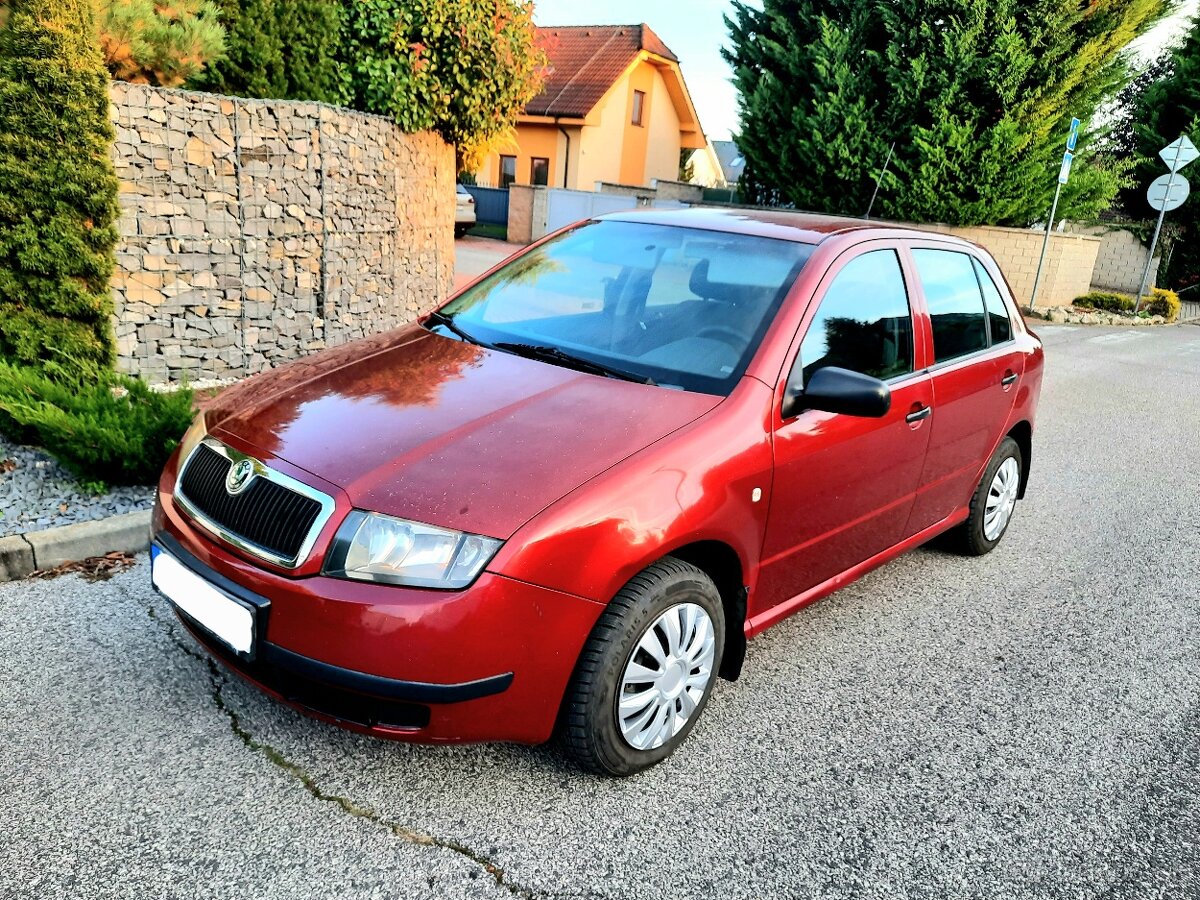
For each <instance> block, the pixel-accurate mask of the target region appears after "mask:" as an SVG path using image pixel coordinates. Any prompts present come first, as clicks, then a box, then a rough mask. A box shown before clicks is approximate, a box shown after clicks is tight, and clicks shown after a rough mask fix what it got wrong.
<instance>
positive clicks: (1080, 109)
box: [724, 0, 1170, 226]
mask: <svg viewBox="0 0 1200 900" xmlns="http://www.w3.org/2000/svg"><path fill="white" fill-rule="evenodd" d="M1169 6H1170V4H1168V3H1166V2H1165V0H1083V2H1080V0H939V2H936V3H930V2H927V0H763V2H762V3H756V4H750V3H749V2H744V0H735V2H734V3H733V13H732V15H731V16H728V17H727V18H726V22H727V24H728V26H729V30H730V46H729V48H728V49H726V50H725V51H724V55H725V58H726V60H727V61H728V62H729V63H730V65H732V66H733V69H734V79H733V80H734V84H735V86H736V87H737V89H738V93H739V95H740V107H741V109H740V111H741V133H740V134H739V135H738V136H737V141H738V148H739V149H740V150H741V152H742V153H743V154H744V155H745V157H746V170H747V172H748V173H753V175H754V176H756V177H757V179H758V180H759V182H760V184H761V185H762V186H763V187H765V188H767V189H775V190H777V191H779V192H780V193H781V194H782V195H783V196H784V197H785V198H786V199H787V200H788V201H790V202H791V203H793V204H795V205H796V206H797V207H800V208H802V209H810V210H814V211H820V212H831V213H843V214H849V215H862V214H863V213H865V212H866V210H867V207H868V205H869V204H870V202H871V196H872V194H873V192H874V190H875V186H876V183H877V180H878V179H879V178H880V173H881V169H882V166H883V164H884V161H885V160H886V159H887V158H888V150H889V147H890V146H891V144H892V142H895V151H894V153H893V154H892V156H891V162H890V166H889V169H888V174H887V175H886V176H884V177H883V178H882V184H881V186H880V190H879V194H878V197H877V199H876V202H875V206H874V213H875V215H880V216H884V217H887V218H897V219H906V220H909V221H925V222H930V221H932V222H949V223H951V224H956V225H980V224H990V225H1018V226H1025V225H1028V224H1030V223H1033V222H1037V221H1039V220H1041V219H1043V218H1044V217H1045V215H1046V213H1047V212H1048V211H1049V209H1050V203H1051V198H1052V197H1053V195H1054V192H1055V187H1056V180H1055V176H1056V174H1057V172H1058V169H1059V165H1060V161H1061V159H1062V154H1063V150H1064V149H1065V148H1064V144H1065V141H1066V138H1067V133H1068V129H1069V123H1070V120H1071V118H1072V117H1078V118H1079V119H1081V120H1082V121H1083V129H1082V130H1081V137H1080V142H1079V147H1078V151H1077V153H1078V155H1077V158H1076V159H1075V170H1074V172H1073V173H1072V175H1071V180H1070V183H1069V184H1068V186H1067V187H1066V188H1065V189H1064V190H1063V192H1062V202H1061V203H1060V206H1059V211H1058V215H1060V216H1063V215H1066V216H1069V217H1086V216H1090V215H1095V214H1096V213H1097V212H1099V211H1100V210H1102V209H1104V208H1106V207H1107V206H1108V205H1109V203H1110V202H1111V200H1112V197H1113V195H1114V194H1115V193H1116V191H1117V189H1118V188H1119V187H1120V185H1121V182H1122V179H1123V177H1124V174H1125V172H1126V171H1127V169H1128V166H1127V165H1126V164H1123V163H1119V162H1118V163H1113V162H1111V161H1109V160H1106V159H1104V158H1103V157H1101V156H1099V155H1098V154H1096V153H1095V152H1094V138H1095V135H1096V133H1097V132H1098V131H1099V130H1100V127H1101V123H1102V120H1103V116H1102V115H1097V111H1098V110H1099V108H1100V106H1101V104H1102V103H1103V101H1104V100H1105V99H1106V98H1107V97H1109V96H1110V95H1111V94H1112V93H1114V92H1115V91H1116V90H1119V89H1120V87H1121V86H1122V85H1123V84H1124V83H1125V82H1126V81H1128V78H1129V73H1128V71H1127V62H1126V61H1127V57H1126V56H1125V54H1124V52H1123V51H1124V48H1125V47H1126V46H1127V45H1128V44H1129V43H1130V41H1132V40H1133V39H1134V38H1136V37H1137V36H1138V35H1140V34H1142V33H1144V32H1145V31H1146V30H1147V29H1148V28H1149V27H1150V26H1151V25H1152V24H1153V23H1154V22H1155V21H1156V20H1157V19H1158V18H1159V17H1160V16H1161V15H1162V14H1163V12H1164V11H1165V10H1166V9H1168V8H1169ZM1093 121H1095V126H1093Z"/></svg>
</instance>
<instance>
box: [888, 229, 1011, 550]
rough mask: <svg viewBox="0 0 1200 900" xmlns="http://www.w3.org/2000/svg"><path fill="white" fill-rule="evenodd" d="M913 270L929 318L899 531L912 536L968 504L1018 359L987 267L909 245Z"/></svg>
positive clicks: (947, 250) (995, 439)
mask: <svg viewBox="0 0 1200 900" xmlns="http://www.w3.org/2000/svg"><path fill="white" fill-rule="evenodd" d="M911 255H912V263H913V265H912V268H913V269H914V270H915V272H916V274H917V281H918V283H919V285H920V293H921V296H922V297H923V300H924V304H925V307H926V310H927V312H928V322H929V326H928V327H929V328H930V335H929V336H930V339H931V346H932V356H933V365H932V366H931V367H930V370H929V374H930V377H931V378H932V381H933V414H932V415H931V416H930V420H929V422H930V429H929V430H930V434H929V452H928V453H927V455H926V459H925V468H924V471H923V472H922V475H921V486H920V489H919V491H918V493H917V499H916V502H915V503H914V505H913V510H912V518H911V520H910V522H909V524H908V527H907V528H906V529H905V531H906V532H908V533H909V534H915V533H917V532H919V531H921V530H923V529H925V528H929V527H930V526H932V525H935V524H937V523H938V522H941V521H942V520H943V519H945V518H947V517H948V516H950V515H952V514H953V513H954V512H955V511H957V510H960V509H962V508H965V507H966V506H967V504H968V503H969V502H970V499H971V494H972V493H973V492H974V490H975V487H976V482H977V480H978V478H979V475H980V472H981V470H982V469H983V467H984V465H985V464H986V463H987V461H988V459H989V457H990V456H991V454H992V452H993V451H994V450H995V448H996V445H997V444H998V443H999V442H1000V439H1001V438H1002V437H1003V436H1004V428H1005V426H1006V425H1007V423H1008V418H1009V414H1010V413H1011V412H1012V408H1013V403H1014V401H1015V399H1016V396H1017V385H1018V382H1019V380H1020V378H1021V375H1022V374H1023V371H1024V356H1023V354H1021V353H1020V352H1019V351H1018V349H1017V345H1016V342H1015V340H1014V339H1013V337H1014V329H1013V324H1012V319H1011V313H1010V310H1009V307H1008V305H1007V304H1006V303H1005V300H1004V298H1003V296H1002V295H1001V293H1000V290H999V289H998V288H997V286H996V284H995V282H994V281H993V280H992V278H991V276H990V275H989V274H988V271H987V269H986V268H985V267H984V266H983V265H982V264H981V263H980V262H979V260H978V259H976V258H975V257H974V255H973V254H971V253H969V252H966V251H965V250H963V249H960V248H958V247H956V246H951V245H946V244H940V245H939V244H936V243H929V244H924V243H923V242H914V243H913V244H912V245H911Z"/></svg>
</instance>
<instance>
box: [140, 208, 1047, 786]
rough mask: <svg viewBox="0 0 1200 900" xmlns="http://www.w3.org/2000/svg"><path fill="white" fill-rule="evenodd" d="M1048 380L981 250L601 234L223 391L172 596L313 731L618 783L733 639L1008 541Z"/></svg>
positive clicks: (692, 224) (739, 225)
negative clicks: (567, 761)
mask: <svg viewBox="0 0 1200 900" xmlns="http://www.w3.org/2000/svg"><path fill="white" fill-rule="evenodd" d="M1042 368H1043V353H1042V346H1041V343H1040V342H1039V340H1038V338H1037V337H1036V336H1035V335H1034V334H1033V333H1032V332H1031V331H1030V330H1029V329H1028V328H1027V327H1026V325H1025V323H1024V322H1023V320H1022V318H1021V316H1020V314H1019V312H1018V310H1017V307H1016V305H1015V304H1014V302H1013V298H1012V295H1011V292H1010V290H1009V288H1008V286H1007V285H1006V283H1005V280H1004V278H1003V277H1002V275H1001V273H1000V271H999V269H998V268H997V266H996V263H995V261H994V260H993V259H992V258H991V257H990V256H989V255H988V254H987V252H986V251H984V250H983V249H981V248H980V247H977V246H975V245H973V244H970V243H967V242H965V241H962V240H958V239H956V238H952V237H947V236H942V235H936V234H929V233H925V232H917V231H909V230H904V229H898V228H892V227H884V226H881V225H876V224H871V223H863V222H845V223H843V222H831V221H829V220H828V219H817V218H808V217H804V216H799V215H793V214H785V213H767V212H752V211H746V210H736V211H733V210H731V211H718V210H712V209H693V210H681V211H662V210H658V211H641V212H631V213H624V214H615V215H609V216H605V217H602V218H600V219H596V220H590V221H587V222H583V223H580V224H578V225H576V226H573V227H572V228H570V229H567V230H565V231H563V232H560V233H558V234H555V235H552V236H550V237H549V238H547V239H546V240H544V241H542V242H540V243H538V244H535V245H534V246H532V247H530V248H528V249H527V250H526V251H524V252H523V253H522V254H520V255H518V256H516V257H514V258H513V259H512V260H510V261H509V262H508V263H507V264H506V265H504V266H503V267H501V268H499V269H497V270H496V271H494V272H492V273H491V274H489V275H487V276H486V277H484V278H482V279H480V280H479V281H477V282H476V283H474V284H473V285H471V286H469V287H467V288H466V289H465V290H463V291H461V292H459V293H458V294H457V295H456V296H454V297H453V298H451V299H450V300H449V301H448V302H447V303H445V304H444V305H443V306H441V308H439V309H437V310H436V311H435V312H433V313H431V314H429V315H427V316H425V317H423V318H422V319H421V320H420V321H418V322H415V323H413V324H411V325H409V326H407V327H404V328H401V329H399V330H397V331H394V332H390V333H387V334H382V335H378V336H375V337H372V338H368V339H366V340H362V341H359V342H357V343H353V344H349V345H345V346H342V347H338V348H336V349H332V350H328V351H325V352H323V353H320V354H317V355H315V356H312V357H309V358H307V359H305V360H302V361H300V362H297V363H294V364H292V365H290V366H286V367H284V368H281V369H277V370H275V371H273V372H271V373H268V374H264V375H260V376H258V377H256V378H253V379H250V380H249V381H247V382H244V383H242V384H241V385H238V386H236V387H234V388H231V389H229V390H227V391H226V392H225V393H223V394H222V395H221V396H220V397H219V398H218V399H217V400H216V401H215V402H214V403H213V405H212V406H211V407H209V408H208V410H207V411H206V412H205V413H204V414H202V415H201V416H200V417H199V418H198V419H197V420H196V422H195V424H194V425H193V426H192V428H191V430H190V431H189V432H188V434H187V436H186V438H185V440H184V441H183V444H182V445H181V447H180V448H179V450H178V451H177V452H176V453H175V455H174V456H173V457H172V458H171V460H170V462H169V463H168V464H167V467H166V470H165V471H164V472H163V476H162V480H161V482H160V484H159V490H158V503H157V506H156V509H155V513H154V521H153V533H154V550H153V553H154V561H153V580H154V583H155V584H156V585H157V586H158V587H159V589H160V590H161V591H162V592H163V593H165V594H166V595H167V596H168V597H169V598H170V599H171V600H172V601H173V603H174V605H175V607H176V609H177V611H178V613H179V615H180V617H181V619H182V620H183V622H184V623H185V624H186V625H187V627H188V628H189V629H190V630H191V631H192V633H193V634H194V635H195V637H196V638H197V639H198V640H199V641H200V642H201V643H202V644H203V645H204V646H205V647H207V648H208V650H209V651H210V652H211V653H212V654H214V655H215V656H217V657H219V658H220V659H221V660H222V661H224V662H225V663H226V664H227V665H228V666H229V667H230V668H232V669H233V670H235V671H237V672H239V673H241V674H242V675H243V676H245V677H246V678H248V679H250V680H251V681H253V682H255V683H256V684H258V685H259V686H260V687H262V688H263V689H264V690H266V691H268V692H269V693H271V694H272V695H274V696H276V697H278V698H280V699H282V700H284V701H286V702H288V703H290V704H292V705H294V706H296V707H298V708H300V709H302V710H304V711H306V712H308V713H310V714H313V715H316V716H318V717H320V718H323V719H326V720H328V721H332V722H336V723H338V724H341V725H344V726H347V727H350V728H354V729H357V730H360V731H365V732H367V733H370V734H374V735H379V736H382V737H389V738H396V739H399V740H406V741H425V742H449V741H481V740H503V741H519V742H527V743H538V742H541V741H545V740H547V739H548V738H550V737H551V735H552V733H553V732H554V731H555V728H556V725H557V726H558V727H559V728H560V730H561V733H562V735H563V738H564V740H565V743H566V746H567V747H568V748H569V749H570V751H571V752H572V753H573V754H574V756H575V758H576V759H578V760H579V762H580V763H581V764H582V765H584V766H586V767H588V768H590V769H594V770H596V771H599V772H605V773H611V774H617V775H627V774H630V773H634V772H637V771H639V770H642V769H644V768H646V767H647V766H650V765H653V764H654V763H656V762H658V761H660V760H661V759H663V758H664V757H666V756H667V755H668V754H670V753H671V752H672V751H674V750H675V749H676V748H677V747H678V746H679V745H680V744H681V743H682V742H683V741H684V739H685V738H686V737H687V736H688V733H689V732H690V731H691V730H692V728H693V727H694V726H695V724H696V721H697V719H698V718H699V717H700V715H701V714H702V713H703V711H704V709H705V706H706V704H707V703H708V702H709V699H710V697H711V695H712V691H713V687H714V684H715V682H716V680H717V678H716V676H717V675H718V674H720V675H723V676H724V677H726V678H736V677H738V675H739V673H740V671H741V669H742V663H743V658H744V655H745V647H746V640H747V639H748V638H751V637H753V636H754V635H756V634H758V633H759V632H761V631H763V630H764V629H765V628H767V627H769V626H770V625H772V624H773V623H775V622H778V621H779V620H780V619H782V618H783V617H785V616H787V615H789V614H791V613H794V612H795V611H797V610H799V609H800V608H801V607H803V606H805V605H806V604H809V603H811V602H813V601H815V600H817V599H818V598H820V597H822V596H824V595H826V594H828V593H830V592H831V591H833V590H835V589H837V588H838V587H841V586H843V585H845V584H847V583H848V582H850V581H852V580H853V579H855V578H857V577H858V576H859V575H861V574H863V573H864V572H866V571H868V570H870V569H872V568H874V567H876V566H878V565H880V564H882V563H884V562H886V561H887V560H889V559H891V558H893V557H895V556H896V555H898V554H900V553H902V552H904V551H906V550H908V549H910V548H913V547H916V546H918V545H920V544H922V543H925V542H926V541H928V540H930V539H931V538H933V537H935V536H937V535H940V534H943V533H948V534H949V535H950V536H951V538H952V539H953V540H954V541H955V542H956V543H957V545H958V546H959V547H960V548H961V549H962V550H963V551H964V552H966V553H969V554H982V553H987V552H988V551H990V550H992V549H993V548H994V547H996V545H997V544H999V543H1000V541H1001V539H1002V538H1003V537H1004V534H1005V532H1006V530H1007V529H1008V527H1009V525H1010V523H1011V521H1012V515H1013V510H1014V507H1015V505H1016V502H1017V500H1018V499H1019V498H1020V497H1022V496H1023V495H1024V492H1025V487H1026V484H1027V482H1028V478H1029V469H1030V460H1031V450H1032V438H1033V430H1034V421H1035V415H1036V411H1037V403H1038V395H1039V391H1040V386H1041V380H1042ZM897 590H902V588H897ZM798 652H801V651H798ZM797 714H798V715H802V714H803V711H802V710H799V711H797ZM745 727H746V728H747V729H751V728H753V727H754V724H753V723H748V724H747V725H746V726H745ZM764 739H766V738H765V736H764Z"/></svg>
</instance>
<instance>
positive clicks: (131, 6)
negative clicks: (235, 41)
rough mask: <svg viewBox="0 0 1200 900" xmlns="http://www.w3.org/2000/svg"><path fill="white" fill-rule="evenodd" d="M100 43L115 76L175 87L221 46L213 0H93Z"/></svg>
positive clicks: (213, 56)
mask: <svg viewBox="0 0 1200 900" xmlns="http://www.w3.org/2000/svg"><path fill="white" fill-rule="evenodd" d="M94 2H95V3H96V8H97V11H98V12H99V21H98V31H99V38H100V46H101V48H102V49H103V51H104V58H105V61H106V63H107V64H108V69H109V71H110V72H112V76H113V78H116V79H119V80H120V81H131V82H133V83H134V84H157V85H161V86H162V87H178V86H179V85H181V84H183V83H184V82H185V81H187V80H188V79H189V78H194V77H195V76H196V75H197V74H199V73H200V70H201V69H203V68H204V66H205V64H206V63H207V62H209V61H210V60H213V59H217V58H219V57H220V56H221V53H222V52H223V51H224V48H225V29H224V28H222V27H221V23H220V21H219V15H220V14H219V11H218V9H217V7H216V5H215V4H214V3H212V2H211V0H94Z"/></svg>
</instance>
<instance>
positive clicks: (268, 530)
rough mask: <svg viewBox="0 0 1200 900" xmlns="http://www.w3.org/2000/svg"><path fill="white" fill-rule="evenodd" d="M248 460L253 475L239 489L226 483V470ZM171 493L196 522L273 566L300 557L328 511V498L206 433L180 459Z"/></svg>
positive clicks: (289, 564)
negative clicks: (181, 460) (229, 486)
mask: <svg viewBox="0 0 1200 900" xmlns="http://www.w3.org/2000/svg"><path fill="white" fill-rule="evenodd" d="M242 460H248V461H249V464H250V465H251V466H252V467H253V475H252V476H251V477H250V480H249V481H248V482H247V483H246V484H245V485H244V487H243V488H242V489H241V490H238V491H236V492H233V491H231V490H229V489H228V488H227V487H226V480H227V478H228V476H229V473H230V470H231V469H232V468H233V467H234V465H235V464H237V463H239V462H241V461H242ZM175 497H176V500H177V501H178V502H179V505H180V506H181V507H182V508H183V510H184V511H185V512H186V513H187V514H188V515H189V516H191V517H192V518H193V519H194V520H195V521H196V522H197V523H198V524H200V525H201V526H203V527H204V528H206V529H207V530H209V531H211V532H213V533H214V534H215V535H217V536H218V537H220V538H222V539H223V540H225V541H227V542H228V543H230V544H233V545H234V546H236V547H239V548H241V549H243V550H245V551H246V552H248V553H252V554H254V555H255V556H259V557H261V558H263V559H266V560H268V561H269V562H273V563H275V564H276V565H280V566H285V567H287V568H294V567H295V566H297V565H299V564H300V563H301V562H303V561H304V558H305V557H306V556H307V555H308V552H309V551H310V550H311V549H312V544H313V542H314V541H315V540H316V536H317V534H318V533H319V532H320V530H321V528H322V527H323V526H324V525H325V523H326V522H327V521H328V520H329V516H330V515H331V514H332V513H333V500H332V498H330V497H328V496H327V495H325V494H323V493H321V492H320V491H317V490H315V489H314V488H311V487H309V486H308V485H305V484H302V483H301V482H298V481H296V480H295V479H293V478H289V477H288V476H286V475H284V474H282V473H281V472H277V471H275V470H274V469H271V468H268V467H267V466H265V465H263V463H261V462H259V461H258V460H256V459H254V458H253V457H249V456H246V455H245V454H242V453H239V452H237V451H236V450H234V449H233V448H231V447H227V446H225V445H224V444H222V443H221V442H220V441H217V440H215V439H214V438H206V439H205V440H203V441H201V442H200V443H199V444H197V445H196V449H195V450H193V451H192V453H191V455H190V456H189V457H188V458H187V460H186V461H185V462H184V464H183V468H182V469H181V470H180V473H179V478H178V481H177V483H176V486H175Z"/></svg>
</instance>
